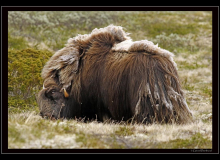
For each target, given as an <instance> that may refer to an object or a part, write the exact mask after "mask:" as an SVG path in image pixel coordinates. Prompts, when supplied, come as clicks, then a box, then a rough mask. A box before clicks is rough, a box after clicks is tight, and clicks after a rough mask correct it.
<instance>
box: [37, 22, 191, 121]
mask: <svg viewBox="0 0 220 160" xmlns="http://www.w3.org/2000/svg"><path fill="white" fill-rule="evenodd" d="M173 56H174V55H173V53H171V52H169V51H167V50H165V49H161V48H160V47H158V45H154V44H153V42H150V41H148V40H141V41H136V42H133V41H132V39H131V38H130V37H129V36H128V33H126V32H124V31H123V28H122V27H119V26H114V25H109V26H107V27H105V28H100V29H94V30H93V31H92V32H91V34H86V35H78V36H76V37H74V38H70V39H69V40H68V43H67V44H66V46H65V47H64V48H63V49H61V50H59V51H57V52H56V53H55V54H54V55H53V56H52V57H51V58H50V60H49V61H48V62H47V63H46V65H45V66H44V68H43V70H42V78H43V79H44V87H43V89H42V90H41V91H40V92H39V94H38V98H37V102H38V105H39V107H40V112H41V115H42V116H43V117H44V116H46V117H49V118H51V119H57V118H76V117H87V118H98V120H100V121H105V120H106V119H109V118H111V119H114V120H118V121H121V120H125V121H127V120H128V121H129V120H132V121H133V120H135V121H136V122H138V123H139V122H140V123H145V122H146V123H153V122H159V123H161V122H162V123H163V122H165V123H169V122H177V123H185V122H189V121H191V120H192V113H191V111H190V110H189V108H188V105H187V103H186V100H185V98H184V93H183V91H182V88H181V85H180V82H179V76H178V73H177V65H176V63H175V62H174V60H173Z"/></svg>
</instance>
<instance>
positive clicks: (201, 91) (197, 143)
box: [8, 12, 213, 149]
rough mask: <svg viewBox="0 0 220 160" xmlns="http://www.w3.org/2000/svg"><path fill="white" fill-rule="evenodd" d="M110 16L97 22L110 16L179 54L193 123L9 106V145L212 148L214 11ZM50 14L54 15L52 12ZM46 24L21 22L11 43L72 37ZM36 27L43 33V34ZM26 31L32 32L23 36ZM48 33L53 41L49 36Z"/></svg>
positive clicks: (138, 36)
mask: <svg viewBox="0 0 220 160" xmlns="http://www.w3.org/2000/svg"><path fill="white" fill-rule="evenodd" d="M25 13H26V12H25ZM99 13H100V12H99ZM11 14H12V13H11ZM27 14H28V13H27ZM41 14H43V13H41ZM58 14H60V13H57V16H59V15H58ZM63 14H64V13H63ZM68 14H69V12H68ZM64 15H65V14H64ZM104 15H109V16H107V18H105V17H104V18H103V17H102V18H103V21H97V22H96V24H98V23H101V22H103V23H104V22H105V21H107V20H108V21H107V22H106V23H113V24H114V25H121V26H123V27H125V28H126V29H127V30H126V31H127V32H130V33H131V35H130V36H131V38H132V39H133V40H142V39H148V40H151V41H153V42H154V43H155V44H157V43H158V46H159V47H161V48H164V49H167V50H169V51H171V52H173V53H174V54H175V57H174V60H175V62H176V63H177V66H178V73H179V76H180V80H181V84H182V87H183V89H184V93H185V97H186V100H187V103H188V106H189V108H190V110H191V111H192V113H193V116H194V120H193V122H192V123H189V124H184V125H178V124H150V125H146V124H135V123H134V124H129V123H127V122H124V121H121V122H117V123H115V122H112V121H110V120H109V121H106V122H104V123H100V122H97V121H96V120H93V121H90V122H85V121H84V119H82V120H65V119H64V120H57V121H51V120H47V119H43V118H42V117H40V116H39V110H38V109H36V108H37V107H36V108H34V109H22V108H18V109H16V110H14V109H13V107H12V106H9V113H8V148H41V149H42V148H80V149H81V148H105V149H107V148H109V149H127V148H133V149H141V148H144V149H152V148H155V149H169V148H170V149H186V148H187V149H192V148H193V149H198V148H199V149H200V148H205V149H212V107H213V106H212V13H211V12H120V13H119V12H118V13H117V14H116V13H114V12H108V13H107V12H106V13H105V14H103V16H104ZM9 16H10V14H9ZM32 16H33V17H34V14H33V15H32ZM50 16H51V17H52V18H53V14H52V12H50ZM79 16H80V15H79ZM91 16H93V14H91ZM54 17H55V13H54ZM67 17H68V16H67ZM96 18H97V17H96V16H95V18H91V19H90V20H91V21H90V22H88V23H87V21H86V22H85V24H87V25H86V27H87V29H88V30H92V29H93V28H92V27H90V26H92V24H93V23H94V24H95V22H93V21H92V20H93V19H94V20H95V19H96ZM9 20H10V19H9ZM33 21H34V19H33ZM36 21H37V20H36ZM63 21H65V19H64V20H63ZM24 22H26V21H24ZM16 23H19V22H16V19H14V23H12V24H16ZM54 23H55V22H54ZM57 23H58V22H57ZM60 23H61V22H60ZM90 23H91V25H90ZM30 24H31V23H30ZM49 24H52V21H51V22H50V23H48V25H49ZM65 24H66V26H68V24H67V23H65ZM75 24H76V23H75ZM83 24H84V23H83ZM9 25H10V23H9ZM79 25H80V24H79ZM100 25H103V27H104V25H105V26H107V25H106V24H100ZM23 27H25V25H24V26H23ZM74 27H75V28H77V27H76V26H73V28H74ZM86 27H85V28H86ZM20 28H22V27H20ZM42 28H43V29H42V30H41V31H42V32H37V31H35V30H34V29H36V30H37V28H34V26H32V28H31V29H32V30H31V29H30V30H28V29H25V28H23V30H22V31H20V32H18V30H17V29H16V26H14V28H13V27H10V28H9V33H10V34H9V35H10V36H9V43H10V42H11V43H10V44H9V47H10V45H12V42H13V41H16V42H17V40H18V39H19V38H20V39H19V42H22V45H20V46H19V47H22V46H24V45H29V47H32V48H35V49H42V48H44V49H45V48H46V49H48V50H51V51H56V50H57V49H58V48H59V49H60V48H62V47H63V45H64V44H65V43H66V41H67V39H68V38H70V37H69V35H70V33H69V32H68V30H66V31H64V30H62V28H61V27H60V25H57V26H56V25H55V27H54V26H47V27H45V28H44V26H42ZM70 28H71V27H70ZM67 29H68V28H67ZM69 31H70V32H74V34H84V33H89V32H86V31H85V30H80V29H78V30H76V29H74V30H69ZM35 32H36V33H38V34H39V35H40V36H39V37H40V38H37V35H35V34H34V33H35ZM61 32H62V34H63V37H62V38H59V36H57V39H56V36H55V35H58V34H56V33H61ZM19 34H21V35H19ZM23 35H29V36H28V37H25V38H23V41H21V40H22V36H23ZM44 35H45V37H44ZM13 36H14V39H12V37H13ZM48 37H49V39H50V38H51V39H53V41H52V40H48ZM28 38H30V39H28ZM25 41H28V42H29V43H25ZM57 44H59V45H57ZM61 44H62V45H61ZM19 49H20V48H19ZM11 110H13V111H11ZM18 110H19V111H18Z"/></svg>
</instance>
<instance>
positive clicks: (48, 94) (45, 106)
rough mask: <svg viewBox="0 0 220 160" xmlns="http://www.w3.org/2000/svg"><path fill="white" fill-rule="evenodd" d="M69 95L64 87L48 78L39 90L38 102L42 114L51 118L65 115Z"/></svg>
mask: <svg viewBox="0 0 220 160" xmlns="http://www.w3.org/2000/svg"><path fill="white" fill-rule="evenodd" d="M68 97H69V94H68V93H67V90H66V89H65V88H64V89H62V88H61V87H60V86H59V85H58V84H57V83H56V82H55V81H54V79H52V78H48V79H47V80H46V81H45V82H44V84H43V89H42V90H41V91H40V92H39V94H38V97H37V103H38V105H39V108H40V115H41V116H42V117H47V118H50V119H58V118H62V117H64V115H63V113H64V110H65V104H66V101H67V99H68Z"/></svg>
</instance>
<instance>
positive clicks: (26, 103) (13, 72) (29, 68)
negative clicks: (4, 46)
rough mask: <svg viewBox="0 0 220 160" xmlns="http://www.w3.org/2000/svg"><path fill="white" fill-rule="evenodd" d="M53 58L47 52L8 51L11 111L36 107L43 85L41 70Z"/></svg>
mask: <svg viewBox="0 0 220 160" xmlns="http://www.w3.org/2000/svg"><path fill="white" fill-rule="evenodd" d="M51 56H52V53H51V52H49V51H46V50H45V51H41V50H34V49H24V50H9V51H8V107H9V111H14V110H19V109H26V108H30V107H36V100H35V95H36V94H37V93H38V92H39V90H40V89H41V88H42V83H43V80H42V78H41V70H42V68H43V66H44V64H45V63H46V62H47V61H48V59H49V58H50V57H51Z"/></svg>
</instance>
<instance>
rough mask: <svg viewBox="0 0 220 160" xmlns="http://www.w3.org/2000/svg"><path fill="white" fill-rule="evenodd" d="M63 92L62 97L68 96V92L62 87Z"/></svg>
mask: <svg viewBox="0 0 220 160" xmlns="http://www.w3.org/2000/svg"><path fill="white" fill-rule="evenodd" d="M63 93H64V97H66V98H68V97H69V94H68V93H67V91H66V89H65V88H64V89H63Z"/></svg>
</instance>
